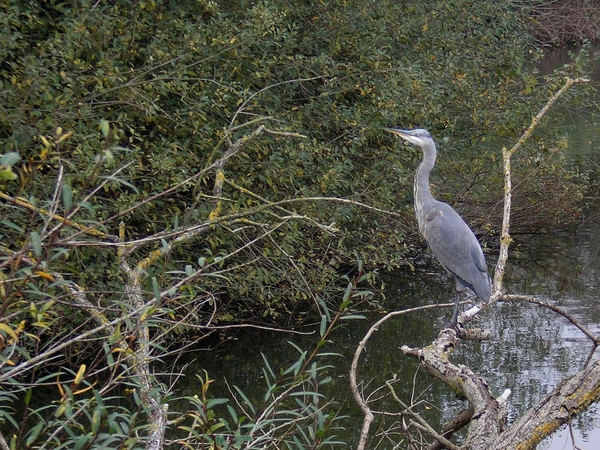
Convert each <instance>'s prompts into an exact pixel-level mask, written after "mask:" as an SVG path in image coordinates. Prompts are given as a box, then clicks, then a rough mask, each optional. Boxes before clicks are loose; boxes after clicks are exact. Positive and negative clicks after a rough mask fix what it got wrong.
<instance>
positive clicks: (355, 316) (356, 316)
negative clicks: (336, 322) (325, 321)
mask: <svg viewBox="0 0 600 450" xmlns="http://www.w3.org/2000/svg"><path fill="white" fill-rule="evenodd" d="M340 319H342V320H352V319H366V317H365V316H362V315H360V314H349V315H347V316H342V317H340Z"/></svg>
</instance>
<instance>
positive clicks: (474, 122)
mask: <svg viewBox="0 0 600 450" xmlns="http://www.w3.org/2000/svg"><path fill="white" fill-rule="evenodd" d="M0 8H1V11H0V21H1V22H0V23H1V25H2V28H3V33H2V37H1V38H0V40H1V41H0V42H2V44H3V45H0V95H1V98H2V101H1V102H0V143H1V144H2V147H3V150H2V156H1V157H0V198H1V202H2V203H1V205H2V206H1V209H0V223H1V226H0V291H1V292H0V294H1V295H0V299H1V300H0V317H2V319H1V321H0V337H1V339H0V382H2V383H3V385H6V386H7V388H6V389H7V391H6V393H3V394H2V397H0V400H1V401H2V405H3V409H2V411H1V412H0V419H1V420H3V421H4V424H3V426H6V427H8V429H10V432H11V435H14V436H15V438H14V446H19V448H33V447H36V446H39V445H40V444H39V443H40V442H46V441H47V442H48V446H50V445H52V446H56V448H94V447H95V446H97V447H101V446H102V445H107V446H111V447H115V448H116V447H117V446H120V448H135V447H136V446H138V445H142V444H140V441H139V439H142V438H139V439H138V436H142V435H144V433H145V432H146V430H147V429H148V428H149V425H148V424H147V422H146V419H147V418H148V417H150V416H151V414H150V408H149V406H148V404H149V400H148V398H150V397H151V398H158V399H159V400H162V391H161V390H160V389H154V390H152V389H151V390H152V392H151V393H148V392H146V391H148V385H150V386H154V387H156V386H155V385H154V382H153V381H152V380H147V379H145V378H144V376H141V375H140V374H139V373H137V372H135V370H134V368H138V369H139V367H140V365H141V364H139V363H140V361H141V362H142V363H144V364H145V363H146V362H148V361H153V359H152V358H153V357H151V356H150V354H151V353H152V352H155V355H162V354H164V353H165V352H166V348H167V347H169V346H172V345H174V343H175V342H177V339H181V340H182V341H183V340H184V339H187V338H188V337H189V338H190V339H193V338H194V337H195V336H198V335H200V338H201V337H202V336H204V333H205V332H207V333H208V332H210V331H212V330H214V329H215V328H217V327H219V326H221V325H223V324H226V323H229V322H231V321H236V322H244V321H252V322H254V321H276V322H278V323H279V324H284V325H288V326H292V325H294V326H297V325H302V321H303V320H304V318H305V317H306V315H305V314H304V313H306V312H307V311H317V312H318V314H319V316H320V317H321V318H322V319H321V321H320V327H319V332H320V340H319V344H318V346H319V347H322V346H324V345H325V344H326V336H327V334H328V330H329V329H330V328H329V327H330V324H332V323H336V324H337V323H338V320H337V319H335V318H334V317H330V313H329V311H330V310H331V311H337V310H338V309H339V310H340V311H345V310H346V309H347V308H350V307H355V306H357V304H359V303H360V302H363V301H365V300H370V299H371V298H372V297H373V291H371V290H369V288H368V287H366V288H364V289H363V287H360V286H365V285H373V283H374V281H375V270H376V269H377V268H394V267H398V266H400V265H402V264H403V263H404V262H405V261H406V257H407V255H408V254H410V251H411V248H412V246H414V245H415V243H416V242H418V241H417V239H416V238H415V232H414V231H413V230H414V226H413V223H412V222H413V218H412V217H413V215H412V206H411V191H412V174H413V171H414V168H415V166H416V164H417V162H418V159H419V155H418V154H417V153H416V152H415V151H414V149H410V150H406V151H400V152H399V151H398V150H397V149H398V147H399V144H398V142H397V141H396V140H394V139H392V137H391V136H388V135H387V134H385V133H383V132H382V128H384V127H385V126H390V125H401V126H405V127H412V126H417V125H418V126H424V127H427V128H429V129H430V130H431V131H432V132H433V134H434V136H435V137H436V139H438V141H439V142H440V150H441V151H440V161H439V165H438V167H437V170H436V179H435V180H434V183H435V190H436V193H437V195H438V196H439V197H441V198H443V199H446V200H449V201H451V202H455V201H457V200H459V199H462V200H464V199H468V203H469V205H473V210H470V211H468V212H467V213H468V214H467V216H468V217H482V216H484V217H486V219H482V220H480V221H479V225H480V226H481V228H482V229H485V230H490V231H491V232H493V231H494V230H495V229H496V228H497V226H498V223H499V222H498V220H497V218H494V217H493V216H490V217H489V220H488V219H487V217H488V216H486V215H484V214H482V212H488V211H490V210H491V209H492V208H493V205H495V204H496V203H497V201H498V200H499V199H500V197H501V195H502V191H501V178H500V168H499V163H498V159H499V154H500V153H499V148H498V147H499V146H500V145H501V144H499V142H502V145H510V144H511V143H512V141H513V140H514V139H515V137H516V136H518V134H519V132H520V130H522V129H523V127H524V126H525V125H526V124H527V123H528V122H529V119H530V116H531V114H532V112H535V111H536V108H537V107H538V106H539V105H542V104H543V103H544V102H545V100H546V99H547V97H548V96H549V93H550V92H553V90H554V89H555V83H560V80H558V79H555V78H552V77H548V78H546V79H544V78H541V77H538V76H537V74H536V72H535V70H534V69H532V68H531V64H528V62H527V59H526V58H527V57H528V55H527V51H528V50H530V49H531V50H532V51H533V49H532V47H531V41H530V39H529V37H528V35H527V34H526V31H525V28H524V25H523V23H524V21H523V20H522V19H523V17H521V16H519V15H517V14H515V11H513V10H511V9H510V5H509V4H507V3H506V2H477V3H475V2H471V1H467V0H452V1H441V0H440V1H432V2H427V3H426V4H425V3H422V2H421V3H419V2H398V1H387V0H386V1H381V2H375V3H373V2H362V1H358V2H337V1H321V2H313V1H300V2H286V1H274V0H264V1H258V2H249V1H242V2H214V1H209V0H200V1H196V2H164V1H160V0H149V1H143V2H138V3H131V2H123V1H116V2H96V1H93V2H90V1H81V2H79V3H77V4H70V3H64V2H59V1H56V0H49V1H46V2H19V1H11V0H7V1H4V2H2V3H0ZM583 71H585V65H584V64H583V63H582V62H581V61H579V62H578V63H576V64H573V65H572V66H570V67H566V68H565V72H564V73H562V74H561V76H562V75H565V74H566V75H577V74H580V73H582V72H583ZM491 142H495V143H496V144H494V146H491V145H490V143H491ZM537 144H538V145H537V146H536V145H531V146H530V147H528V148H527V149H525V151H524V153H523V155H522V156H521V161H519V164H521V165H522V168H523V173H524V174H525V175H524V176H523V183H521V184H520V186H521V189H522V190H523V193H524V194H523V197H524V198H525V197H528V196H529V195H530V194H531V193H535V192H536V190H539V189H540V188H543V189H544V190H552V192H567V193H569V194H571V195H569V196H565V197H563V199H564V201H563V202H562V204H561V208H560V211H562V212H564V214H567V215H572V214H571V211H572V209H571V210H569V207H571V206H572V205H574V204H575V202H576V200H577V194H578V193H579V192H580V191H581V186H580V184H578V181H579V180H578V178H577V174H576V172H574V171H571V172H569V171H568V170H566V168H565V167H566V161H564V160H562V159H560V158H558V157H557V158H555V159H554V160H553V163H552V164H551V165H548V164H546V163H545V162H546V159H545V156H546V155H548V154H549V153H552V151H553V150H554V149H558V148H560V147H559V146H560V145H562V144H561V142H560V141H558V140H557V138H556V136H555V134H554V133H553V132H552V130H544V141H543V142H542V141H538V143H537ZM538 174H542V175H543V176H540V177H538ZM439 180H442V181H439ZM544 194H550V193H549V192H546V191H544ZM552 198H555V197H553V196H552V195H538V196H537V197H536V200H537V201H538V203H537V204H536V205H535V208H536V210H535V211H538V210H547V209H544V204H545V203H544V202H546V201H548V199H552ZM521 204H522V210H521V212H522V217H531V216H533V215H534V214H532V213H531V211H532V210H531V209H529V210H528V209H527V208H531V206H528V205H529V203H528V202H522V203H521ZM538 208H539V209H538ZM560 211H558V212H560ZM516 216H517V217H518V215H516ZM547 220H556V216H555V215H553V216H552V217H551V218H549V219H547ZM542 222H543V221H542ZM540 225H543V223H541V224H540V223H538V224H536V228H537V227H538V226H540ZM363 264H364V268H363V267H362V266H363ZM345 273H349V274H351V275H345ZM340 305H341V306H340ZM353 316H354V315H352V316H350V318H352V317H353ZM99 349H101V352H99ZM144 352H146V353H144ZM299 352H300V357H299V359H298V361H297V362H296V363H295V364H293V365H291V366H289V368H288V369H287V371H286V370H284V372H283V374H282V375H281V376H279V375H278V376H277V377H275V376H274V375H272V373H271V372H272V371H269V370H268V369H267V373H269V374H271V375H270V376H269V377H267V380H268V382H269V383H270V384H269V385H268V387H267V392H268V394H269V396H270V397H266V400H265V401H268V400H269V399H270V400H272V401H273V399H274V398H276V397H273V396H275V395H277V393H279V392H285V389H288V388H289V387H291V386H293V387H294V388H293V389H292V390H290V394H289V395H287V396H285V402H284V403H282V404H281V405H277V408H279V407H282V408H283V407H285V408H287V409H284V410H281V411H285V413H282V415H283V417H284V418H285V419H286V420H289V419H290V417H292V416H293V415H294V414H299V413H298V411H300V412H301V413H300V414H303V415H304V416H302V417H304V418H309V417H310V420H313V422H311V423H314V424H315V425H314V426H313V425H310V426H308V425H306V426H303V427H302V429H296V432H295V433H294V434H293V435H291V434H290V435H287V436H286V437H285V440H286V443H287V444H289V445H290V446H291V447H292V448H293V447H294V446H295V447H300V446H303V445H308V443H309V442H311V443H313V444H315V443H316V442H319V443H320V444H319V445H321V444H323V445H324V444H325V443H326V442H327V441H326V438H325V437H323V436H325V435H324V434H323V433H324V432H325V431H324V430H328V429H329V427H332V426H333V425H332V424H333V423H334V422H335V421H334V416H329V415H324V413H323V412H322V411H323V410H322V408H315V405H316V403H317V402H318V401H322V400H319V398H320V397H319V396H318V395H316V396H315V395H314V394H313V392H318V390H314V389H316V387H315V386H318V385H319V383H323V380H325V379H326V375H325V370H323V371H322V370H321V367H322V366H320V365H318V366H315V368H314V370H313V369H310V367H312V366H307V365H306V364H308V361H314V354H308V353H305V351H304V350H302V349H299ZM144 355H147V358H146V357H145V356H144ZM137 358H141V360H139V359H137ZM46 362H47V363H48V364H47V367H45V363H46ZM82 363H86V364H90V367H93V371H92V372H91V373H93V374H94V375H93V376H92V375H90V378H89V379H88V378H87V375H86V377H85V378H84V379H83V380H80V381H79V382H78V383H76V384H77V385H79V384H81V383H84V384H85V386H87V388H89V389H88V390H87V391H85V393H83V392H79V391H80V390H81V389H78V388H77V389H76V387H71V383H72V382H73V383H74V382H75V380H76V379H77V376H76V377H75V379H74V380H73V381H70V380H69V381H65V380H63V378H64V377H65V372H64V371H58V369H52V364H56V365H57V366H58V365H62V366H64V367H71V370H72V372H76V371H75V370H74V369H73V368H77V367H81V364H82ZM324 366H325V367H326V365H325V364H324ZM90 370H92V369H90ZM311 370H313V372H311ZM86 373H87V372H86ZM311 373H314V377H313V376H312V375H311ZM69 376H70V375H69ZM25 378H27V380H28V382H32V383H42V382H44V381H46V380H57V379H58V381H53V382H55V383H57V384H59V385H60V386H61V389H62V390H63V392H59V395H58V399H57V403H56V404H53V405H52V406H50V405H45V406H36V407H33V406H31V407H29V406H28V405H27V407H26V410H25V412H20V413H19V414H16V413H15V414H13V412H12V411H11V410H10V408H11V407H13V406H11V405H14V404H15V403H16V402H15V398H16V397H14V396H13V394H12V393H18V392H23V390H24V389H25V387H24V385H23V384H22V383H23V382H24V381H23V380H24V379H25ZM298 380H302V382H308V383H309V386H311V387H312V388H313V391H308V390H307V391H302V390H295V389H296V387H297V386H298V385H297V384H295V383H298V382H299V381H298ZM86 383H87V384H86ZM95 383H98V384H95ZM102 383H105V384H102ZM126 383H127V386H128V389H131V398H132V400H131V401H132V402H133V405H134V407H133V408H132V409H133V410H134V411H135V412H133V413H132V412H131V410H130V409H126V408H124V407H122V406H120V405H119V404H118V402H117V401H115V402H114V403H112V402H110V401H107V400H108V397H107V396H108V395H109V393H110V392H111V389H114V388H115V386H118V387H119V388H123V387H124V385H125V384H126ZM292 392H295V394H294V395H292ZM309 392H310V393H309ZM15 395H16V394H15ZM190 401H192V400H190ZM192 403H193V405H194V407H195V408H196V409H198V417H197V427H198V428H194V429H193V430H192V429H190V433H191V432H192V431H193V432H194V433H196V432H197V433H198V436H196V435H194V436H196V437H197V439H204V440H205V441H203V442H209V441H208V440H207V439H209V438H208V437H207V436H209V437H210V436H212V435H213V434H215V433H216V432H217V431H218V430H216V429H214V428H212V427H213V426H220V427H224V428H223V429H226V430H228V432H231V433H238V431H239V432H240V433H241V430H246V428H244V427H245V424H242V423H241V419H240V420H237V419H235V418H234V417H233V415H232V414H231V411H229V410H228V411H229V412H228V414H229V415H230V416H231V421H229V419H227V421H221V418H222V417H223V416H222V415H220V413H219V414H218V415H215V416H209V415H208V412H209V411H210V410H213V407H217V406H222V405H217V404H216V403H214V401H213V403H210V399H208V397H206V398H205V397H202V398H201V399H200V400H198V401H196V403H194V402H192ZM325 403H326V402H325ZM282 405H284V406H282ZM247 406H248V408H250V410H252V409H253V408H255V409H256V411H257V412H256V413H255V414H254V415H253V417H251V418H250V416H249V415H248V417H249V419H247V421H248V422H246V423H249V421H250V419H252V420H254V421H255V423H257V422H258V418H259V417H260V416H259V415H258V414H259V413H258V409H259V406H258V405H255V406H252V407H251V406H250V405H247ZM201 410H202V411H204V416H202V414H201V413H200V411H201ZM59 411H60V414H59ZM264 411H265V410H263V412H264ZM215 414H216V413H215ZM236 414H239V412H236ZM40 417H41V418H43V419H44V420H43V421H39V422H38V421H37V420H36V421H35V424H36V425H35V426H34V427H31V426H30V424H31V423H32V421H34V419H37V418H40ZM241 417H242V416H241V415H239V417H238V418H241ZM23 418H24V419H23ZM100 419H101V420H100ZM223 420H225V419H223ZM269 420H271V419H269ZM273 420H274V419H273ZM38 423H40V424H41V425H37V424H38ZM262 423H265V422H262ZM268 423H269V426H270V427H275V428H276V426H275V425H274V424H275V423H276V422H268ZM271 429H272V428H271ZM242 435H243V434H240V436H242ZM280 438H281V436H280ZM111 439H112V440H111ZM115 439H116V440H117V441H118V442H117V441H115ZM211 439H212V438H211ZM219 439H220V438H219ZM240 439H241V440H240V441H235V445H241V442H243V439H245V438H243V437H240ZM281 439H284V438H281ZM116 442H117V443H116ZM211 442H212V441H211ZM214 442H216V441H214ZM227 442H229V441H227ZM216 443H217V444H218V445H224V444H223V442H221V441H219V442H216ZM11 445H13V444H12V443H11ZM228 445H234V443H228ZM315 445H316V444H315ZM61 446H62V447H61Z"/></svg>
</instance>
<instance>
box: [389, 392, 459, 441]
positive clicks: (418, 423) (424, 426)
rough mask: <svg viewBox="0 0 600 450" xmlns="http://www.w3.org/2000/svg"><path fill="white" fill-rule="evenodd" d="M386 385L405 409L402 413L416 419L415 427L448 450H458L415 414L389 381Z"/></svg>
mask: <svg viewBox="0 0 600 450" xmlns="http://www.w3.org/2000/svg"><path fill="white" fill-rule="evenodd" d="M385 384H386V386H387V387H388V389H389V390H390V392H391V394H392V398H393V399H394V400H395V401H396V402H398V403H399V404H400V406H402V408H404V411H402V413H403V414H407V415H409V416H411V417H412V418H413V419H415V421H416V422H412V421H411V422H412V424H413V425H414V426H416V427H418V428H419V429H420V430H421V431H422V432H424V433H427V434H428V435H429V436H431V437H432V438H434V439H435V440H436V441H438V442H439V443H441V444H443V445H445V446H446V447H447V448H448V449H450V450H458V447H457V446H456V445H454V443H452V442H451V441H449V440H448V439H446V438H445V437H444V436H442V435H440V434H439V433H437V432H436V431H435V430H434V429H433V428H431V426H430V425H429V424H428V423H427V422H426V421H425V420H424V419H423V418H422V417H421V416H420V415H418V414H417V413H415V412H414V411H413V410H412V409H411V407H409V406H408V405H407V404H406V403H404V402H403V401H402V400H401V399H400V397H398V395H396V391H395V389H394V387H393V386H392V385H391V384H390V382H389V381H386V382H385Z"/></svg>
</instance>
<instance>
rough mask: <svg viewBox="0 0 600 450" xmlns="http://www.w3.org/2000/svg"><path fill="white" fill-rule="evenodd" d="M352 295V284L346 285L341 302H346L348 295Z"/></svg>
mask: <svg viewBox="0 0 600 450" xmlns="http://www.w3.org/2000/svg"><path fill="white" fill-rule="evenodd" d="M351 293H352V282H350V283H348V286H346V292H344V297H342V301H344V302H345V301H346V300H348V299H349V298H350V294H351Z"/></svg>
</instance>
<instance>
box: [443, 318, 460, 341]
mask: <svg viewBox="0 0 600 450" xmlns="http://www.w3.org/2000/svg"><path fill="white" fill-rule="evenodd" d="M445 329H451V330H454V331H456V333H457V334H458V336H459V337H460V336H461V335H462V330H464V327H463V324H462V323H461V322H459V321H458V319H457V318H454V319H453V320H451V321H450V322H448V323H446V324H444V326H443V327H442V330H445Z"/></svg>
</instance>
